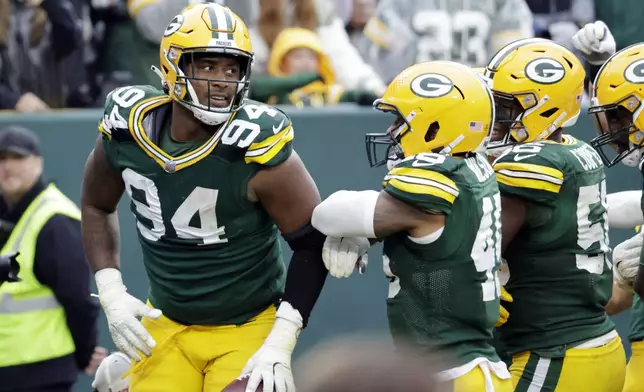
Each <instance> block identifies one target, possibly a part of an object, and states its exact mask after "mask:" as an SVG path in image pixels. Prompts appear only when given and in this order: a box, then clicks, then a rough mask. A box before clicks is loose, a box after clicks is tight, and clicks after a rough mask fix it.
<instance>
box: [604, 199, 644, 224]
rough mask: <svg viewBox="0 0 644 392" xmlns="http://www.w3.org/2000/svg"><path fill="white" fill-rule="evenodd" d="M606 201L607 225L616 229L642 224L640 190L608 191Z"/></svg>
mask: <svg viewBox="0 0 644 392" xmlns="http://www.w3.org/2000/svg"><path fill="white" fill-rule="evenodd" d="M606 199H607V201H608V225H609V226H610V227H613V228H616V229H632V228H633V227H635V226H637V225H641V224H644V216H643V215H642V207H641V200H642V191H624V192H616V193H610V194H609V195H608V196H606Z"/></svg>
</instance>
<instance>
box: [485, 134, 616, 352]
mask: <svg viewBox="0 0 644 392" xmlns="http://www.w3.org/2000/svg"><path fill="white" fill-rule="evenodd" d="M494 170H495V172H496V176H497V180H498V182H499V189H500V190H501V194H502V195H503V196H508V197H519V198H522V199H525V200H527V201H529V202H530V204H529V208H528V210H527V212H526V218H525V222H524V225H523V227H522V229H521V231H520V232H519V233H518V234H517V236H516V237H515V238H514V239H513V241H512V243H511V244H510V245H509V246H508V248H507V249H506V251H505V252H504V255H503V256H504V258H505V259H506V260H507V262H508V265H509V267H510V279H509V281H508V283H507V284H506V286H505V287H506V289H507V291H508V292H509V293H510V294H511V295H512V297H513V298H514V302H512V303H508V304H504V306H505V307H506V308H507V310H508V311H509V312H510V318H509V320H508V322H507V323H506V324H504V325H503V326H502V327H501V328H500V336H501V339H502V340H503V343H504V345H505V347H506V349H507V350H508V352H509V353H510V354H514V353H518V352H521V351H526V350H531V351H535V352H537V353H539V351H538V350H541V352H542V354H541V355H544V356H548V355H551V356H553V355H563V352H564V351H565V347H571V346H574V345H575V344H578V343H582V342H584V341H586V340H589V339H592V338H595V337H598V336H601V335H603V334H605V333H608V332H610V331H611V330H613V329H614V328H615V327H614V325H613V323H612V321H611V320H610V319H609V317H608V316H607V315H606V312H605V311H604V306H605V305H606V302H607V301H608V299H609V298H610V295H611V288H612V272H611V266H610V261H609V259H608V258H607V257H606V253H608V252H609V250H610V249H609V247H608V224H607V213H606V182H605V175H604V165H603V164H602V161H601V159H600V157H599V155H598V154H597V152H596V151H595V150H593V149H592V148H591V147H590V146H589V145H588V144H586V143H584V142H582V141H579V140H577V139H575V138H572V137H570V136H565V137H564V141H563V142H561V143H555V142H539V143H529V144H524V145H517V146H515V147H514V148H512V149H510V150H508V151H507V152H506V153H505V154H504V155H502V156H501V157H499V158H498V159H497V160H496V161H495V162H494Z"/></svg>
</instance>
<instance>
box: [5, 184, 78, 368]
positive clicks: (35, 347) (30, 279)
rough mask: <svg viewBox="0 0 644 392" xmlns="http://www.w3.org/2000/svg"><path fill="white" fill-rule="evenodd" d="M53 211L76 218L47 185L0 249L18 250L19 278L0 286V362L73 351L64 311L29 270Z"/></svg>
mask: <svg viewBox="0 0 644 392" xmlns="http://www.w3.org/2000/svg"><path fill="white" fill-rule="evenodd" d="M56 214H63V215H66V216H69V217H71V218H73V219H78V220H80V210H79V209H78V207H77V206H76V204H74V202H73V201H71V200H69V199H68V198H67V196H65V195H63V193H62V192H60V191H59V190H58V188H56V187H55V186H54V185H53V184H51V185H49V186H48V187H47V188H46V189H45V190H44V191H42V192H41V193H40V194H39V195H38V196H37V197H36V198H35V199H34V200H33V201H32V202H31V204H29V207H27V209H26V210H25V212H24V213H23V214H22V216H21V217H20V220H19V221H18V223H17V224H16V226H15V227H14V229H13V231H12V232H11V235H10V236H9V239H8V241H7V243H6V244H5V246H4V247H3V248H2V250H0V254H10V253H14V252H20V256H18V262H19V264H20V273H19V274H18V277H19V278H21V279H22V281H21V282H15V283H5V284H3V285H2V286H0V367H6V366H14V365H22V364H28V363H35V362H41V361H45V360H48V359H54V358H59V357H63V356H65V355H68V354H71V353H73V352H74V351H75V350H76V347H75V346H74V340H73V339H72V335H71V333H70V332H69V328H68V327H67V320H66V318H65V310H64V309H63V308H62V306H61V305H60V304H59V303H58V301H57V300H56V297H55V296H54V293H53V292H52V291H51V289H49V288H48V287H45V286H43V285H42V284H40V282H38V280H37V279H36V277H35V275H34V270H33V266H34V257H35V255H36V240H37V238H38V234H39V233H40V230H41V229H42V227H43V226H44V225H45V223H47V221H48V220H49V219H50V218H51V217H52V216H54V215H56ZM34 377H37V375H34Z"/></svg>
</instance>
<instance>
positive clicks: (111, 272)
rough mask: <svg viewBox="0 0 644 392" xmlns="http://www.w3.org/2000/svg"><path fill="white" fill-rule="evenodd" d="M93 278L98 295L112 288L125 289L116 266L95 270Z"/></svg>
mask: <svg viewBox="0 0 644 392" xmlns="http://www.w3.org/2000/svg"><path fill="white" fill-rule="evenodd" d="M94 279H95V280H96V288H97V289H98V295H99V297H100V295H101V293H105V292H108V291H111V290H114V289H116V290H124V291H125V290H126V288H125V285H124V284H123V278H122V276H121V271H119V270H117V269H116V268H103V269H102V270H99V271H96V273H95V274H94Z"/></svg>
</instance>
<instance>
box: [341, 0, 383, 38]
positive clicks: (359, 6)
mask: <svg viewBox="0 0 644 392" xmlns="http://www.w3.org/2000/svg"><path fill="white" fill-rule="evenodd" d="M349 1H351V3H350V4H351V8H350V11H351V12H350V13H349V18H348V20H347V21H346V23H345V29H346V30H347V34H349V39H350V40H351V43H352V44H354V45H356V44H359V42H360V40H361V39H364V38H362V37H363V36H364V28H365V26H366V25H367V22H368V21H369V19H371V17H372V16H373V14H374V13H375V11H376V3H377V2H376V0H349Z"/></svg>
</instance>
